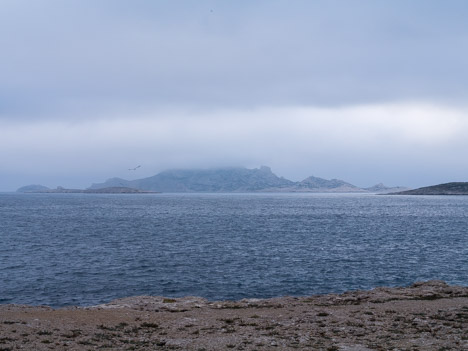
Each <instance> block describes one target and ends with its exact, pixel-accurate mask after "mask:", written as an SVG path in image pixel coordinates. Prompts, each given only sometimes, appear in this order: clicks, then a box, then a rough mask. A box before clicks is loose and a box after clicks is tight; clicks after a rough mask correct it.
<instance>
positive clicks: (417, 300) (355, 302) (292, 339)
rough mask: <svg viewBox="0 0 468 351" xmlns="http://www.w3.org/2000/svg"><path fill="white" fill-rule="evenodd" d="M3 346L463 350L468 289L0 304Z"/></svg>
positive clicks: (2, 349)
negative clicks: (56, 304)
mask: <svg viewBox="0 0 468 351" xmlns="http://www.w3.org/2000/svg"><path fill="white" fill-rule="evenodd" d="M6 350H199V351H201V350H328V351H332V350H343V351H366V350H438V351H442V350H468V287H458V286H449V285H447V284H445V283H444V282H441V281H429V282H424V283H415V284H413V285H412V286H410V287H405V288H377V289H373V290H371V291H352V292H347V293H344V294H340V295H338V294H330V295H319V296H311V297H281V298H274V299H261V300H259V299H246V300H240V301H218V302H212V301H211V302H210V301H207V300H205V299H202V298H197V297H185V298H180V299H170V298H164V297H157V296H156V297H149V296H139V297H129V298H124V299H119V300H115V301H113V302H110V303H108V304H104V305H99V306H93V307H73V308H61V309H52V308H50V307H45V306H41V307H38V306H23V305H0V351H6Z"/></svg>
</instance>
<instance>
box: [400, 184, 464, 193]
mask: <svg viewBox="0 0 468 351" xmlns="http://www.w3.org/2000/svg"><path fill="white" fill-rule="evenodd" d="M391 195H468V182H452V183H444V184H438V185H432V186H426V187H423V188H418V189H414V190H406V191H400V192H397V193H392V194H391Z"/></svg>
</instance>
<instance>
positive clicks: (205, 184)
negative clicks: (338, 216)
mask: <svg viewBox="0 0 468 351" xmlns="http://www.w3.org/2000/svg"><path fill="white" fill-rule="evenodd" d="M407 189H408V188H404V187H388V186H385V185H383V184H382V183H380V184H377V185H374V186H372V187H368V188H360V187H358V186H355V185H353V184H351V183H348V182H345V181H343V180H340V179H330V180H329V179H324V178H319V177H314V176H310V177H307V178H305V179H304V180H302V181H297V182H296V181H292V180H289V179H286V178H283V177H278V176H277V175H276V174H274V173H273V172H272V171H271V169H270V168H269V167H266V166H262V167H260V168H254V169H248V168H242V167H228V168H216V169H187V170H168V171H163V172H161V173H158V174H156V175H154V176H151V177H147V178H141V179H135V180H126V179H122V178H110V179H108V180H106V181H105V182H104V183H94V184H92V185H91V186H90V187H89V188H88V189H86V190H80V189H64V188H62V187H58V188H57V189H53V190H52V189H49V188H47V187H44V186H42V185H27V186H24V187H21V188H19V189H18V190H17V192H23V193H25V192H26V193H31V192H34V193H38V192H40V193H51V192H52V193H119V194H121V193H137V191H136V190H140V191H141V192H145V193H147V192H164V193H252V192H270V193H274V192H283V193H287V192H292V193H294V192H301V193H381V194H384V193H390V192H396V191H402V190H407Z"/></svg>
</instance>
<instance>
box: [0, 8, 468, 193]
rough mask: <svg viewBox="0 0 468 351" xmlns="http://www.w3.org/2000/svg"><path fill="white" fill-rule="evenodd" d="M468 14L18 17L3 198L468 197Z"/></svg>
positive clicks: (82, 12)
mask: <svg viewBox="0 0 468 351" xmlns="http://www.w3.org/2000/svg"><path fill="white" fill-rule="evenodd" d="M467 15H468V3H467V2H466V1H464V0H452V1H450V2H444V3H443V2H440V1H435V0H420V1H403V0H396V1H379V0H360V1H349V0H341V1H339V0H326V1H325V0H323V1H300V0H298V1H293V2H291V1H263V0H259V1H231V2H226V1H162V0H161V1H150V0H135V1H131V2H129V1H121V0H112V1H111V0H97V1H82V0H80V1H78V0H70V1H59V0H48V1H43V0H37V1H33V2H31V1H25V0H3V1H2V2H1V4H0V48H1V49H2V55H0V158H1V160H2V164H1V165H0V190H12V189H14V188H16V187H19V186H21V185H24V184H26V183H34V182H43V183H44V184H45V185H49V186H56V185H64V186H80V187H83V186H87V185H89V184H90V183H91V182H94V181H99V180H104V179H105V178H107V177H110V176H121V177H128V176H129V174H128V172H127V169H128V168H129V167H131V166H134V165H137V164H143V165H144V167H142V168H141V169H140V170H139V172H140V174H132V175H133V176H149V175H153V174H155V173H156V172H159V171H161V170H164V169H166V168H173V167H177V168H180V167H181V168H186V167H219V166H236V165H238V166H249V167H258V166H259V165H261V164H266V165H269V166H271V167H272V168H273V170H274V171H276V172H277V173H279V174H280V175H283V176H285V177H289V178H292V179H301V178H305V177H306V176H309V175H312V174H313V175H317V176H322V177H326V178H332V177H340V178H344V179H345V180H348V181H351V182H354V183H356V184H357V185H361V186H367V185H371V184H372V183H376V182H380V181H384V182H386V183H389V184H390V185H397V184H401V185H409V186H419V185H426V184H431V183H436V182H443V181H450V180H463V177H464V176H465V175H466V172H467V171H468V169H467V168H466V167H465V166H464V164H465V162H464V158H465V156H464V155H466V152H467V150H468V144H467V143H466V141H465V139H466V138H465V136H466V135H467V133H468V128H467V121H468V116H467V112H466V111H467V110H466V101H465V100H466V98H465V97H466V95H467V93H468V85H467V84H466V82H467V81H468V71H467V70H466V67H465V66H466V62H467V60H468V45H467V42H468V25H467V22H466V18H467Z"/></svg>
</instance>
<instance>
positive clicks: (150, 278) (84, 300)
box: [0, 194, 468, 306]
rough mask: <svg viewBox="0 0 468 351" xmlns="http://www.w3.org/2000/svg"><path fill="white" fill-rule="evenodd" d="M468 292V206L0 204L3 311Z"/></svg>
mask: <svg viewBox="0 0 468 351" xmlns="http://www.w3.org/2000/svg"><path fill="white" fill-rule="evenodd" d="M428 279H443V280H445V281H447V282H449V283H452V284H462V285H468V197H465V196H460V197H456V196H447V197H437V196H436V197H417V196H413V197H410V196H378V195H336V194H333V195H324V194H151V195H150V194H147V195H125V194H124V195H113V194H112V195H92V194H0V303H3V304H5V303H22V304H23V303H24V304H32V305H39V304H47V305H52V306H65V305H93V304H98V303H102V302H108V301H110V300H112V299H115V298H119V297H125V296H133V295H163V296H173V297H178V296H186V295H196V296H203V297H206V298H208V299H213V300H218V299H240V298H246V297H273V296H283V295H310V294H317V293H329V292H342V291H345V290H350V289H369V288H373V287H376V286H382V285H385V286H400V285H407V284H411V283H413V282H415V281H419V280H428Z"/></svg>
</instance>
